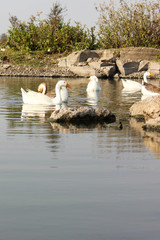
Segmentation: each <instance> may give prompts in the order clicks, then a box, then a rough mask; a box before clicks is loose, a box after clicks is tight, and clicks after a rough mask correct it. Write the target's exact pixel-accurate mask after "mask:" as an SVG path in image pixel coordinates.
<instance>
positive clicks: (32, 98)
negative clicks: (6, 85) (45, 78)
mask: <svg viewBox="0 0 160 240" xmlns="http://www.w3.org/2000/svg"><path fill="white" fill-rule="evenodd" d="M62 87H65V88H66V87H69V88H70V85H69V84H68V83H67V82H66V81H63V80H60V81H58V83H57V84H56V87H55V91H56V97H55V98H50V97H48V96H47V95H44V94H42V93H39V92H34V91H32V90H28V91H27V92H26V91H25V90H24V89H23V88H21V92H22V99H23V102H24V103H28V104H44V105H60V104H62V98H61V93H60V90H61V88H62Z"/></svg>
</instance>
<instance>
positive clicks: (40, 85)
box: [38, 82, 47, 94]
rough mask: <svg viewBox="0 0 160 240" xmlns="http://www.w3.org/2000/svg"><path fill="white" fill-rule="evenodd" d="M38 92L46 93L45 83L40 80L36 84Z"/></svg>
mask: <svg viewBox="0 0 160 240" xmlns="http://www.w3.org/2000/svg"><path fill="white" fill-rule="evenodd" d="M38 92H40V93H43V94H46V93H47V84H46V83H45V82H42V83H40V84H39V86H38Z"/></svg>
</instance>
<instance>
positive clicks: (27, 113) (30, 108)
mask: <svg viewBox="0 0 160 240" xmlns="http://www.w3.org/2000/svg"><path fill="white" fill-rule="evenodd" d="M66 107H67V103H63V104H62V105H54V106H48V105H41V104H39V105H34V104H26V103H24V104H23V105H22V113H21V119H24V118H29V117H39V118H41V119H44V118H45V117H46V114H47V113H52V111H53V110H58V109H61V108H66Z"/></svg>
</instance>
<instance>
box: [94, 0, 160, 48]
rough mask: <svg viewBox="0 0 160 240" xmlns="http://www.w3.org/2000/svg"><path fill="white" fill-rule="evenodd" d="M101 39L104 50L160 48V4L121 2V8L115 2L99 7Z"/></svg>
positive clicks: (99, 32) (143, 0)
mask: <svg viewBox="0 0 160 240" xmlns="http://www.w3.org/2000/svg"><path fill="white" fill-rule="evenodd" d="M96 9H97V11H98V13H99V20H98V26H99V30H98V36H99V40H100V43H101V46H100V47H101V48H120V47H129V46H134V47H140V46H142V47H157V48H158V47H159V46H160V1H158V0H157V1H146V0H142V1H137V2H135V3H134V4H133V3H127V2H126V1H123V0H120V3H119V8H116V7H115V5H114V1H113V0H110V2H109V4H108V5H106V3H105V2H104V3H102V4H99V6H97V7H96Z"/></svg>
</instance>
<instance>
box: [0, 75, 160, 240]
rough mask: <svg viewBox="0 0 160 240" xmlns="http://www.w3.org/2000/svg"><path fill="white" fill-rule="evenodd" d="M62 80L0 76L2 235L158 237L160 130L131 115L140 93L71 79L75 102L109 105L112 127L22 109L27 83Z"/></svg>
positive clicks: (10, 239)
mask: <svg viewBox="0 0 160 240" xmlns="http://www.w3.org/2000/svg"><path fill="white" fill-rule="evenodd" d="M42 81H46V82H47V83H48V88H49V89H52V88H54V86H55V84H56V82H57V81H58V79H51V78H48V79H47V78H45V79H43V78H41V79H40V78H4V77H1V78H0V126H1V131H0V133H1V140H0V141H1V144H0V154H1V155H0V192H1V194H0V213H1V217H0V240H53V239H54V240H151V239H152V240H159V239H160V135H159V134H157V133H149V132H146V133H145V132H143V131H142V128H141V125H142V123H136V121H134V120H133V119H131V120H130V119H129V107H130V106H131V105H132V103H133V102H135V101H138V100H140V99H141V94H140V93H132V94H131V93H125V92H124V91H123V90H122V84H121V81H113V80H100V85H101V87H102V91H101V94H100V96H99V99H98V102H97V103H96V102H95V101H91V99H88V98H87V95H86V91H85V89H86V86H87V83H88V81H87V79H68V82H69V83H70V85H71V87H72V89H71V90H69V106H82V105H83V106H87V105H94V106H95V105H96V104H97V105H98V106H101V107H102V106H103V107H107V108H108V109H110V110H111V111H112V112H113V113H115V115H116V117H117V119H118V120H121V121H122V123H123V129H122V130H117V129H115V128H112V127H101V126H96V127H95V128H93V127H89V128H86V127H81V128H80V127H76V126H61V125H59V124H52V123H51V122H50V121H49V117H50V114H51V112H52V110H53V109H52V108H47V109H46V108H39V107H34V106H32V107H31V106H30V107H28V106H23V104H22V98H21V92H20V88H21V87H23V88H24V89H26V88H30V89H32V90H36V89H37V86H38V84H39V83H40V82H42Z"/></svg>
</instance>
